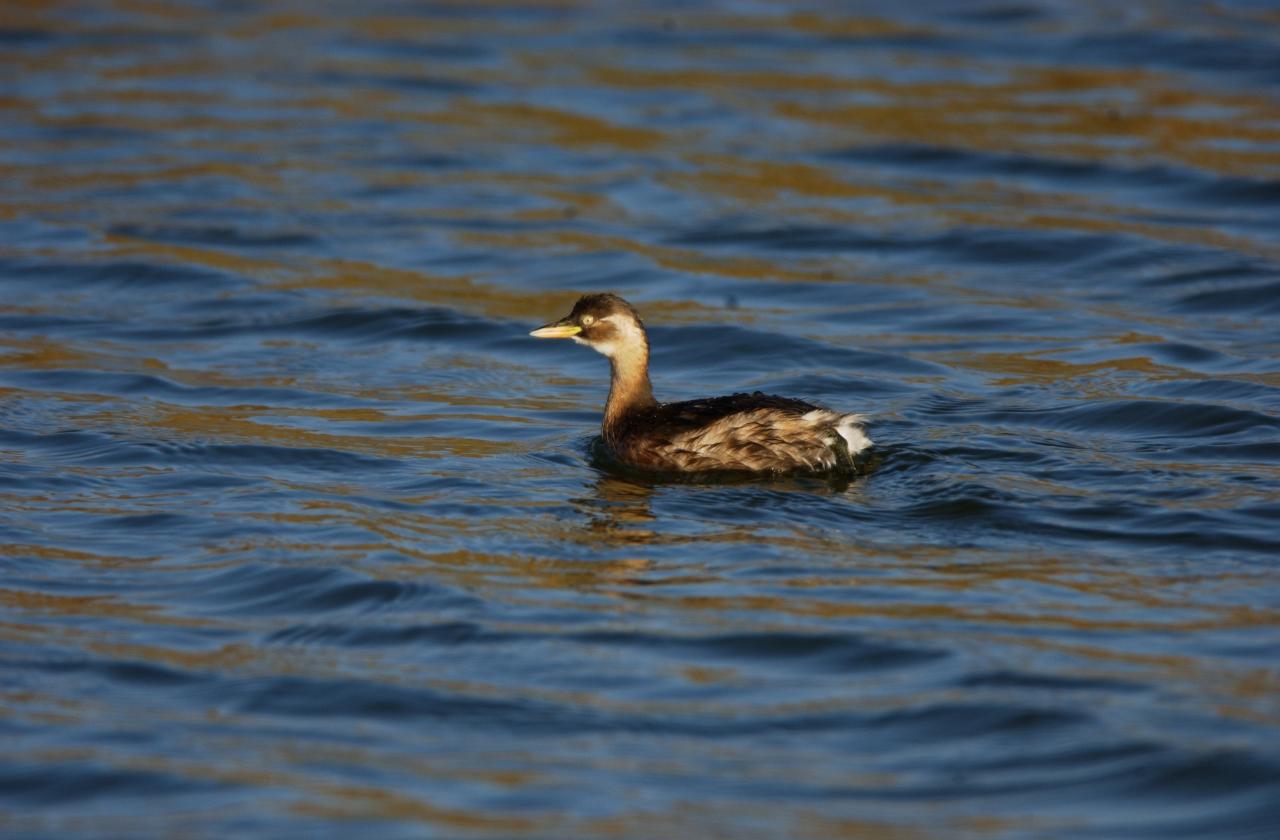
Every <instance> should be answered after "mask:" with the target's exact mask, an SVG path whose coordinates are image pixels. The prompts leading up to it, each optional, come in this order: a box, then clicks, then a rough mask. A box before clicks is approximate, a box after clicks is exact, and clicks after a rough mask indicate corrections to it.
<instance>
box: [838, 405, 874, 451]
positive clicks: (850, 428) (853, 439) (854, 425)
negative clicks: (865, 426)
mask: <svg viewBox="0 0 1280 840" xmlns="http://www.w3.org/2000/svg"><path fill="white" fill-rule="evenodd" d="M866 420H867V418H866V417H863V416H862V415H861V414H845V415H843V416H842V417H841V418H840V421H839V422H838V423H836V432H837V433H838V434H839V435H840V437H842V438H844V442H845V443H846V444H847V445H848V447H849V454H850V455H857V454H858V453H859V452H861V451H862V450H864V449H866V448H867V447H869V446H871V438H869V437H867V435H866V433H865V432H864V431H862V425H861V424H862V423H865V422H866Z"/></svg>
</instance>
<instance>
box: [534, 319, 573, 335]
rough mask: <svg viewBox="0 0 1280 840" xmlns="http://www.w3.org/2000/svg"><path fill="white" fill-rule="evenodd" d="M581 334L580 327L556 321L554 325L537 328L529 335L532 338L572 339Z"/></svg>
mask: <svg viewBox="0 0 1280 840" xmlns="http://www.w3.org/2000/svg"><path fill="white" fill-rule="evenodd" d="M580 332H582V327H580V326H578V325H577V324H569V323H566V322H564V321H556V322H555V323H554V324H547V325H546V326H545V327H538V328H537V329H536V330H534V331H533V332H531V333H529V335H531V336H533V337H534V338H573V337H574V336H575V335H577V334H578V333H580Z"/></svg>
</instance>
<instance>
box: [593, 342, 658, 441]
mask: <svg viewBox="0 0 1280 840" xmlns="http://www.w3.org/2000/svg"><path fill="white" fill-rule="evenodd" d="M609 369H610V373H611V376H610V379H609V401H608V402H606V403H605V406H604V429H605V435H606V437H607V436H608V434H609V431H610V430H611V429H614V428H616V427H617V425H618V424H619V423H620V422H621V421H622V419H623V418H624V417H625V416H626V415H627V414H629V413H631V412H633V411H636V410H638V409H643V408H647V407H649V406H653V405H656V404H657V401H656V400H654V398H653V386H652V385H650V384H649V346H648V343H647V342H643V341H642V342H639V343H637V344H636V345H634V346H630V347H625V348H623V349H622V350H621V351H620V352H618V353H615V354H614V355H612V356H610V357H609Z"/></svg>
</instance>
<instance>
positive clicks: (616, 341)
mask: <svg viewBox="0 0 1280 840" xmlns="http://www.w3.org/2000/svg"><path fill="white" fill-rule="evenodd" d="M529 334H530V335H532V336H534V337H536V338H570V339H573V340H574V341H575V342H577V343H578V344H585V345H586V346H588V347H590V348H591V349H593V350H595V351H596V352H598V353H602V354H603V355H604V356H606V357H607V358H608V359H609V367H610V371H611V379H610V384H609V398H608V400H607V401H606V402H605V407H604V421H603V423H602V424H601V436H602V437H603V438H604V442H605V445H606V446H608V448H609V450H610V451H611V452H612V454H613V455H614V457H616V458H617V459H618V460H619V461H621V462H622V463H623V464H626V465H628V466H632V467H638V468H640V469H645V470H654V471H661V472H680V473H701V472H751V473H805V472H811V473H812V472H826V471H831V470H835V469H839V468H842V467H845V468H847V467H850V466H852V464H853V458H854V456H856V455H857V454H858V453H860V452H862V451H863V450H865V449H867V448H868V447H870V446H871V440H870V438H868V437H867V435H866V433H865V432H864V431H863V422H864V418H863V417H862V415H860V414H844V413H841V412H838V411H831V410H829V409H826V408H822V407H820V406H816V405H813V404H811V403H807V402H805V401H803V400H797V399H792V398H790V397H776V396H771V395H769V394H763V393H761V392H759V391H756V392H755V393H751V394H732V395H730V396H726V397H711V398H709V399H701V400H689V401H687V402H673V403H660V402H658V401H657V400H655V399H654V398H653V388H652V386H651V385H650V383H649V337H648V334H647V333H646V332H645V329H644V322H643V321H641V320H640V315H639V313H637V312H636V310H635V308H634V307H633V306H632V305H631V304H629V303H627V302H626V301H625V300H623V299H622V298H620V297H618V296H617V295H613V294H589V295H584V296H583V297H582V298H580V299H579V300H578V302H577V303H576V304H575V305H574V307H573V311H572V312H570V313H569V314H568V315H566V316H565V317H564V318H561V319H560V320H559V321H554V322H552V323H550V324H547V325H546V326H543V327H539V328H538V329H536V330H534V331H533V332H531V333H529Z"/></svg>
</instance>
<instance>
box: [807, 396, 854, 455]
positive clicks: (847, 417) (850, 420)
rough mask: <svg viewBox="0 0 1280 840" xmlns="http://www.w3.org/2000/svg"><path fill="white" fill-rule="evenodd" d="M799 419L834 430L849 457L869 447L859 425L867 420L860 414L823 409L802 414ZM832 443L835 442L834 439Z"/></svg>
mask: <svg viewBox="0 0 1280 840" xmlns="http://www.w3.org/2000/svg"><path fill="white" fill-rule="evenodd" d="M800 419H801V420H803V421H804V422H806V423H810V424H812V425H814V426H818V425H823V426H829V427H831V428H834V429H835V432H836V434H838V435H840V437H842V438H844V443H845V447H846V448H847V449H848V450H849V455H850V456H853V455H857V454H858V453H859V452H861V451H862V450H864V449H866V448H867V447H869V446H871V438H869V437H867V436H866V434H865V433H864V432H863V431H862V426H861V425H860V424H861V423H864V422H866V419H867V418H866V417H864V416H863V415H861V414H837V413H836V412H834V411H830V410H828V409H825V408H815V409H814V410H813V411H810V412H807V413H805V414H802V415H801V416H800ZM832 442H833V443H834V442H835V441H834V439H832Z"/></svg>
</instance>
